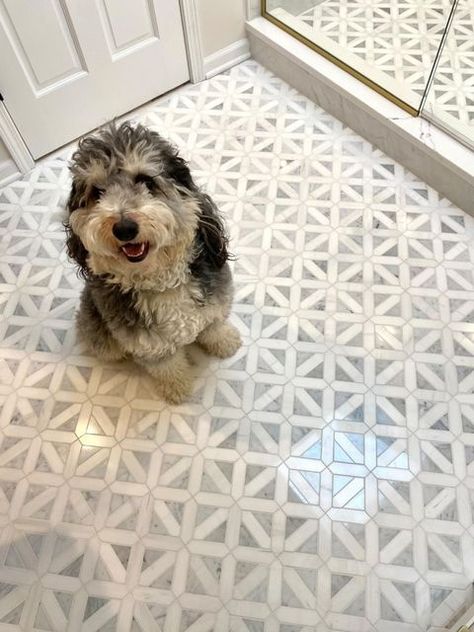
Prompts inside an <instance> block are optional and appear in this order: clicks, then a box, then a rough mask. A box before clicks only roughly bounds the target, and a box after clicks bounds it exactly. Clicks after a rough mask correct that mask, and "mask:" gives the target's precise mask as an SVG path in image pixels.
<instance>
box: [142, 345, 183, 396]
mask: <svg viewBox="0 0 474 632" xmlns="http://www.w3.org/2000/svg"><path fill="white" fill-rule="evenodd" d="M135 362H137V364H139V365H140V366H142V367H144V368H145V369H146V370H147V371H148V373H149V374H150V375H151V376H152V377H153V378H155V380H156V385H157V389H158V392H159V394H160V395H161V397H163V399H164V400H166V401H167V402H168V403H170V404H181V403H182V402H183V401H184V400H186V399H187V398H188V397H189V396H190V395H191V393H192V390H193V379H192V375H191V366H190V364H189V361H188V358H187V357H186V352H185V350H184V349H178V350H177V351H176V353H174V354H173V355H171V356H168V357H166V358H153V356H152V357H142V358H138V357H136V358H135Z"/></svg>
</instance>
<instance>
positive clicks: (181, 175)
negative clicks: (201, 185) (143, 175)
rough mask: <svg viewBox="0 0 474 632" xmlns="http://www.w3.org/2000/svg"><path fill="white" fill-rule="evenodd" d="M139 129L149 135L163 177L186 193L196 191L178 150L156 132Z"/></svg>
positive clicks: (184, 161)
mask: <svg viewBox="0 0 474 632" xmlns="http://www.w3.org/2000/svg"><path fill="white" fill-rule="evenodd" d="M139 127H140V126H139ZM141 129H142V130H143V131H144V133H146V134H148V135H149V139H151V142H152V143H153V145H154V147H155V148H156V149H157V152H158V155H159V156H160V157H161V162H162V165H163V170H164V173H163V175H165V176H166V177H167V178H170V179H171V180H173V181H174V182H175V183H176V184H177V185H178V186H180V187H184V188H185V189H187V190H188V191H197V186H196V184H195V183H194V180H193V178H192V176H191V171H190V170H189V167H188V163H187V162H186V160H184V158H181V156H180V155H179V152H178V149H177V148H176V147H174V146H173V145H172V144H171V143H169V142H168V141H167V140H165V139H164V138H162V137H161V136H160V135H159V134H158V133H157V132H154V131H151V130H146V129H145V128H143V127H141Z"/></svg>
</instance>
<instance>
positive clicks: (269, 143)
mask: <svg viewBox="0 0 474 632" xmlns="http://www.w3.org/2000/svg"><path fill="white" fill-rule="evenodd" d="M139 118H140V119H141V120H142V121H143V122H144V123H145V124H147V125H151V126H153V127H154V128H155V129H157V130H159V131H161V132H162V133H164V134H166V135H167V136H169V137H171V138H172V140H173V141H174V142H176V143H177V144H178V145H179V146H180V147H181V148H182V151H183V152H184V154H185V155H186V156H187V157H188V158H189V159H190V161H191V164H192V168H193V170H194V173H195V174H196V178H197V179H198V180H199V182H201V183H202V184H203V185H205V186H206V188H207V190H208V191H209V192H210V193H211V194H212V196H213V197H214V199H215V200H216V201H217V202H218V204H219V206H220V208H221V209H222V211H223V213H224V214H225V216H226V217H227V220H228V223H229V227H230V231H231V234H232V248H233V250H234V252H235V254H236V255H237V257H236V260H235V262H234V263H233V267H234V277H235V284H236V297H235V305H234V309H233V315H232V319H233V322H234V323H235V325H236V326H237V327H238V328H239V330H240V332H241V334H242V337H243V340H244V345H243V347H242V349H241V350H240V351H239V353H238V354H237V355H236V356H235V357H234V358H231V359H230V360H227V361H225V362H215V361H211V360H209V359H208V358H204V357H202V356H201V355H200V354H199V352H198V351H197V350H196V351H195V362H196V366H195V371H196V375H197V381H196V387H195V392H194V394H193V397H192V399H191V401H189V402H188V403H186V404H183V405H182V406H179V407H174V408H170V407H168V406H166V405H165V404H163V403H161V402H159V401H157V399H156V397H155V396H154V394H153V391H152V389H151V386H150V384H149V382H148V381H147V378H146V377H145V376H144V375H143V374H142V373H141V372H139V371H138V370H136V369H135V368H134V367H133V366H130V365H127V364H104V363H101V362H99V361H98V360H96V359H95V358H93V357H90V356H89V355H87V354H86V352H85V350H84V349H83V348H82V347H81V346H80V345H79V344H78V343H77V342H76V337H75V331H74V326H73V319H74V312H75V309H76V308H77V305H78V297H79V292H80V288H81V285H82V283H81V281H80V280H79V279H78V278H77V276H76V274H75V271H74V269H73V267H72V265H71V264H70V263H69V262H68V261H67V258H66V255H65V251H64V235H63V230H62V228H61V219H62V211H61V207H62V204H63V203H64V199H65V196H66V194H67V190H68V186H69V179H68V178H69V177H68V173H67V169H66V162H67V157H68V155H69V153H70V152H69V150H68V151H66V152H63V153H62V154H58V155H56V156H54V157H50V158H47V159H45V160H43V161H42V162H41V163H40V164H39V165H38V166H37V167H36V168H35V169H34V170H33V171H32V172H31V173H30V174H29V175H28V176H25V177H24V178H23V179H22V180H19V181H16V182H14V183H12V184H10V185H9V186H8V187H7V188H5V189H3V190H2V191H0V231H1V235H2V239H1V242H0V257H1V258H0V261H1V267H0V289H1V292H0V303H1V308H0V313H1V316H0V402H1V412H0V628H1V629H2V630H3V629H5V630H12V631H13V630H16V631H19V630H22V631H26V630H33V631H54V632H59V631H68V632H93V631H97V630H100V631H114V630H120V631H129V630H130V631H133V632H152V631H154V632H155V631H161V632H177V631H179V632H184V631H190V632H191V631H193V632H196V631H200V632H210V631H216V632H327V631H329V630H335V631H339V632H347V631H348V630H352V631H359V632H374V631H389V632H390V631H392V630H393V631H395V630H397V632H398V631H403V632H426V631H427V630H437V631H440V630H443V629H444V628H445V626H446V625H447V624H448V622H449V621H450V620H451V619H452V618H453V617H454V616H455V615H456V613H457V612H458V610H459V609H460V608H462V607H463V606H464V605H465V604H466V603H469V600H470V599H472V595H471V585H472V581H473V580H474V538H473V536H474V395H473V392H474V360H473V355H474V354H473V351H474V225H473V220H472V219H471V218H470V217H468V216H467V215H465V214H464V213H463V212H462V211H460V210H459V209H457V208H455V207H453V206H452V205H451V204H450V203H449V202H448V201H447V200H445V199H442V198H440V197H439V196H438V194H437V193H436V192H435V191H434V190H433V189H430V188H429V187H427V186H426V185H425V184H424V183H423V182H420V181H419V180H418V179H417V178H416V177H415V176H413V175H412V174H411V173H409V172H408V171H407V170H406V169H404V167H402V166H401V165H399V164H397V163H395V162H394V161H393V160H391V159H390V158H388V157H387V156H385V155H384V154H383V153H382V152H380V151H379V150H378V149H376V148H374V147H373V146H371V145H370V144H369V143H368V142H367V141H365V140H363V139H362V138H360V137H359V136H358V135H357V134H355V133H354V132H352V131H351V130H350V129H348V128H346V127H344V125H343V124H342V123H340V122H338V121H337V120H335V119H334V118H333V117H332V116H330V115H329V114H326V113H325V112H323V111H322V110H321V109H320V108H319V107H317V106H316V105H314V104H313V103H312V102H310V101H309V100H308V99H306V98H305V97H303V96H301V95H300V94H298V93H297V92H296V91H294V90H293V89H292V88H290V87H289V86H288V85H286V84H285V83H283V82H282V81H281V80H279V79H277V78H275V77H274V76H272V75H271V74H270V73H268V72H267V71H266V70H264V69H263V68H262V67H261V66H259V65H257V64H256V63H255V62H253V61H248V62H245V63H244V64H242V65H240V66H237V67H235V68H233V69H232V70H230V71H229V72H227V73H226V74H223V75H219V76H216V77H214V78H213V79H211V80H210V81H207V82H203V83H201V84H199V85H190V86H185V87H184V88H182V89H179V90H177V91H174V92H173V93H171V94H170V95H168V96H167V97H166V98H165V99H162V100H158V101H157V102H155V103H153V104H151V106H148V107H147V108H146V109H144V110H143V111H141V112H140V113H139Z"/></svg>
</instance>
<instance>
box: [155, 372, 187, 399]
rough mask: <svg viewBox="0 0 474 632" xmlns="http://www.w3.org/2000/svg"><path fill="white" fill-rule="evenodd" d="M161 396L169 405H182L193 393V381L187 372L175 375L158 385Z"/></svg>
mask: <svg viewBox="0 0 474 632" xmlns="http://www.w3.org/2000/svg"><path fill="white" fill-rule="evenodd" d="M157 386H158V392H159V394H160V396H161V397H162V398H163V399H164V400H165V401H166V402H167V403H168V404H174V405H177V404H182V403H183V402H185V401H186V400H187V399H189V397H190V396H191V394H192V392H193V379H192V377H191V375H189V373H187V372H183V373H180V374H179V375H173V376H172V377H171V376H170V377H169V378H167V379H165V380H160V381H159V382H158V384H157Z"/></svg>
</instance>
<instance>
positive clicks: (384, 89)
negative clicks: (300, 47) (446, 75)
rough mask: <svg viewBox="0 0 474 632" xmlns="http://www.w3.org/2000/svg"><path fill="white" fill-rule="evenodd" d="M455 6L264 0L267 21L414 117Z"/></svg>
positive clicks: (421, 0) (444, 2)
mask: <svg viewBox="0 0 474 632" xmlns="http://www.w3.org/2000/svg"><path fill="white" fill-rule="evenodd" d="M464 1H465V2H467V3H468V2H471V3H472V2H474V0H464ZM453 2H455V0H262V9H263V15H264V16H265V17H266V18H268V19H269V20H271V21H272V22H274V23H275V24H277V25H278V26H280V27H281V28H283V29H284V30H286V31H288V32H290V33H291V34H293V35H294V36H295V37H297V38H298V39H300V40H302V41H304V42H305V43H307V44H308V45H310V46H311V47H312V48H315V49H316V50H318V52H320V53H322V54H323V55H325V56H326V57H329V58H330V59H331V60H332V61H334V62H335V63H337V64H338V65H340V66H342V67H343V68H344V69H345V70H348V71H349V72H351V73H352V74H354V75H355V76H356V77H358V78H359V79H361V80H362V81H364V82H365V83H367V84H369V85H370V86H372V87H373V88H375V89H376V90H377V91H379V92H381V93H382V94H384V95H385V96H387V97H388V98H390V99H391V100H392V101H394V102H395V103H397V104H398V105H400V106H402V107H403V108H404V109H406V110H407V111H409V112H411V113H412V114H414V115H416V114H418V113H419V112H420V109H421V107H422V103H423V96H424V94H425V91H426V89H427V87H428V85H429V83H430V78H431V76H432V73H433V70H434V64H435V61H436V59H437V56H438V53H439V50H440V46H441V43H442V40H443V36H444V34H445V30H446V27H447V24H448V21H449V17H450V14H451V11H452V9H453V8H454V6H453Z"/></svg>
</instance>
